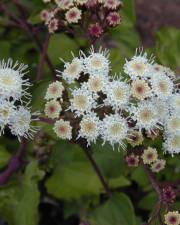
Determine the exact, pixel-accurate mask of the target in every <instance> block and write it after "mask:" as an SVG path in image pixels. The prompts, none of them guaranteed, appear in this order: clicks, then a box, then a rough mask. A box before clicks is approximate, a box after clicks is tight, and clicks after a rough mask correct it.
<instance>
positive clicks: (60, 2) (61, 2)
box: [55, 0, 74, 10]
mask: <svg viewBox="0 0 180 225" xmlns="http://www.w3.org/2000/svg"><path fill="white" fill-rule="evenodd" d="M55 2H56V4H57V6H58V7H59V8H60V9H63V10H65V9H69V8H70V7H72V6H73V5H74V4H73V0H55Z"/></svg>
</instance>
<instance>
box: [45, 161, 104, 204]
mask: <svg viewBox="0 0 180 225" xmlns="http://www.w3.org/2000/svg"><path fill="white" fill-rule="evenodd" d="M46 187H47V190H48V192H49V193H50V194H52V195H53V196H55V197H57V198H64V199H67V200H70V199H77V198H80V197H82V196H86V195H91V194H98V193H99V192H100V191H102V186H101V184H100V182H99V179H98V177H97V175H96V173H95V172H94V171H93V169H92V168H91V165H90V164H89V163H88V162H72V163H71V164H70V165H67V166H65V165H64V166H62V165H59V166H58V167H57V168H56V169H55V171H54V173H53V175H52V176H51V177H50V178H49V179H48V180H47V182H46Z"/></svg>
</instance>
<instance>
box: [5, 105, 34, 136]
mask: <svg viewBox="0 0 180 225" xmlns="http://www.w3.org/2000/svg"><path fill="white" fill-rule="evenodd" d="M32 120H33V119H32V114H31V111H30V110H29V109H28V108H26V107H24V106H19V107H18V108H17V109H16V110H13V113H12V114H11V115H10V118H9V127H10V130H11V133H12V134H13V135H15V136H17V137H18V139H19V140H20V138H21V137H25V138H33V133H34V132H35V131H36V129H35V128H33V127H32V126H31V121H32Z"/></svg>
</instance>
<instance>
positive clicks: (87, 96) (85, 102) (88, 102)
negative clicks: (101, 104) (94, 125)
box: [69, 87, 96, 116]
mask: <svg viewBox="0 0 180 225" xmlns="http://www.w3.org/2000/svg"><path fill="white" fill-rule="evenodd" d="M72 96H73V98H72V99H70V103H71V105H70V107H69V109H70V110H71V111H74V112H75V114H76V115H77V116H80V115H83V114H84V113H89V112H90V111H91V109H93V108H94V107H95V106H96V102H95V99H94V98H93V96H92V92H90V91H89V90H88V89H85V88H83V87H82V88H78V89H74V90H73V91H72Z"/></svg>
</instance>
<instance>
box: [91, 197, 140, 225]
mask: <svg viewBox="0 0 180 225" xmlns="http://www.w3.org/2000/svg"><path fill="white" fill-rule="evenodd" d="M89 220H90V224H93V225H117V224H118V225H135V224H136V222H135V214H134V209H133V206H132V203H131V201H130V199H129V198H128V196H127V195H125V194H123V193H118V194H114V195H113V197H112V198H111V199H109V200H108V201H107V202H105V203H104V204H103V205H101V206H99V207H97V208H96V209H95V210H94V211H93V212H92V213H91V214H90V216H89Z"/></svg>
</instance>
